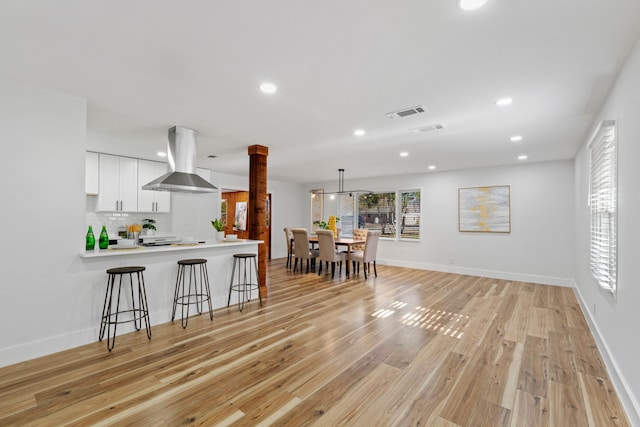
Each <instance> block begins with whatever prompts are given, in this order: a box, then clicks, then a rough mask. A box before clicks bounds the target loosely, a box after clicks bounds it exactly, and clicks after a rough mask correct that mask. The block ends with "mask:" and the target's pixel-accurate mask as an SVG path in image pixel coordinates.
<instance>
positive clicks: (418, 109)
mask: <svg viewBox="0 0 640 427" xmlns="http://www.w3.org/2000/svg"><path fill="white" fill-rule="evenodd" d="M426 111H427V109H426V108H424V105H417V106H415V107H411V108H404V109H402V110H398V111H393V112H391V113H387V114H385V116H387V117H389V118H390V119H401V118H403V117H407V116H413V115H415V114H421V113H424V112H426Z"/></svg>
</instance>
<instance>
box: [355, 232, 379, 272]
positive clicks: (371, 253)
mask: <svg viewBox="0 0 640 427" xmlns="http://www.w3.org/2000/svg"><path fill="white" fill-rule="evenodd" d="M381 234H382V231H380V230H369V231H368V233H367V241H366V243H365V244H364V250H362V251H353V252H351V261H353V271H354V272H356V271H357V272H358V273H360V263H362V269H363V270H364V278H365V279H366V278H367V272H369V273H370V272H371V264H370V263H371V262H373V273H374V274H375V275H376V277H378V271H377V270H376V257H377V253H378V239H379V238H380V235H381ZM356 264H357V266H358V269H357V270H356Z"/></svg>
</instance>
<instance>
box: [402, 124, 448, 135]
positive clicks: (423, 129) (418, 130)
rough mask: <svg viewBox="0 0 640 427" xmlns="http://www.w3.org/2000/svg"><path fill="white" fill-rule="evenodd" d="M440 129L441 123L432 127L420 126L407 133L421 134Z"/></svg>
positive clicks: (442, 127) (442, 126) (441, 127)
mask: <svg viewBox="0 0 640 427" xmlns="http://www.w3.org/2000/svg"><path fill="white" fill-rule="evenodd" d="M440 129H444V124H443V123H434V124H432V125H427V126H420V127H417V128H412V129H409V132H411V133H422V132H430V131H432V130H440Z"/></svg>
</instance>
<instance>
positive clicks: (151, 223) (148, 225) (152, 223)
mask: <svg viewBox="0 0 640 427" xmlns="http://www.w3.org/2000/svg"><path fill="white" fill-rule="evenodd" d="M142 222H143V223H144V224H142V230H144V234H146V235H152V234H154V233H155V232H156V220H155V219H151V218H146V219H143V220H142Z"/></svg>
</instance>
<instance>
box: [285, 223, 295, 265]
mask: <svg viewBox="0 0 640 427" xmlns="http://www.w3.org/2000/svg"><path fill="white" fill-rule="evenodd" d="M284 237H285V239H286V243H287V265H286V266H287V268H291V267H293V253H294V250H293V248H294V247H295V244H294V243H293V233H292V232H291V229H290V228H289V227H285V228H284Z"/></svg>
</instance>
